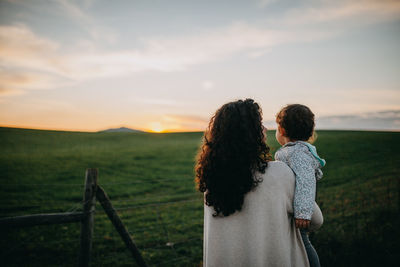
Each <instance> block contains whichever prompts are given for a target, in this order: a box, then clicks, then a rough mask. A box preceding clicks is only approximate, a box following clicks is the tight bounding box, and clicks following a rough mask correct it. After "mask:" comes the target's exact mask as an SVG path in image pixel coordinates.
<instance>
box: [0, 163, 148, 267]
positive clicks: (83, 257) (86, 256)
mask: <svg viewBox="0 0 400 267" xmlns="http://www.w3.org/2000/svg"><path fill="white" fill-rule="evenodd" d="M97 178H98V170H97V169H87V170H86V175H85V190H84V193H83V202H82V206H83V211H82V212H76V211H70V212H63V213H47V214H31V215H24V216H15V217H7V218H1V219H0V227H3V228H6V229H7V228H20V227H31V226H37V225H51V224H65V223H76V222H80V223H81V236H80V239H79V240H80V250H79V257H78V265H79V266H82V267H83V266H85V267H86V266H89V264H90V255H91V251H92V242H93V226H94V216H95V208H96V198H97V199H98V200H99V202H100V204H101V206H102V207H103V209H104V211H105V212H106V214H107V215H108V218H109V219H110V220H111V222H112V224H113V225H114V227H115V228H116V230H117V232H118V233H119V235H120V236H121V238H122V240H123V241H124V243H125V245H126V247H127V248H128V249H129V251H130V252H131V254H132V256H133V259H134V260H135V261H136V263H137V264H138V265H139V266H147V264H146V262H145V261H144V259H143V257H142V255H141V253H140V251H139V249H138V248H137V246H136V245H135V243H134V242H133V240H132V237H131V235H130V234H129V232H128V230H127V229H126V227H125V226H124V224H123V223H122V221H121V219H120V217H119V216H118V214H117V212H116V209H114V207H113V205H112V204H111V201H110V199H109V198H108V196H107V193H106V192H105V191H104V189H103V188H102V187H100V186H99V185H98V184H97ZM76 208H77V207H75V208H74V209H76Z"/></svg>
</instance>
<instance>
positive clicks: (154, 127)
mask: <svg viewBox="0 0 400 267" xmlns="http://www.w3.org/2000/svg"><path fill="white" fill-rule="evenodd" d="M151 131H152V132H154V133H161V132H163V131H164V127H163V126H162V125H161V123H159V122H153V123H151Z"/></svg>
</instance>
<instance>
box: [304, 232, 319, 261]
mask: <svg viewBox="0 0 400 267" xmlns="http://www.w3.org/2000/svg"><path fill="white" fill-rule="evenodd" d="M300 233H301V239H303V243H304V246H305V247H306V252H307V257H308V262H309V263H310V267H320V266H321V265H320V264H319V258H318V254H317V252H316V251H315V249H314V247H313V246H312V245H311V243H310V240H309V239H308V233H307V230H304V229H300Z"/></svg>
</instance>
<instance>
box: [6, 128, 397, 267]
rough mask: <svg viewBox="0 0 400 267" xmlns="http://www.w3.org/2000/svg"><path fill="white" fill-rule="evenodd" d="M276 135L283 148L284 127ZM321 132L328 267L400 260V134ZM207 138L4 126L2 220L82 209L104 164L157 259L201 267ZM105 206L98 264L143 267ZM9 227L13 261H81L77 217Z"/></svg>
mask: <svg viewBox="0 0 400 267" xmlns="http://www.w3.org/2000/svg"><path fill="white" fill-rule="evenodd" d="M268 134H269V138H268V143H269V145H270V146H271V147H272V149H273V152H274V151H275V150H276V149H277V148H278V147H279V146H278V144H277V143H276V141H275V138H274V135H275V133H274V132H273V131H271V132H269V133H268ZM318 135H319V137H318V139H317V141H316V143H315V145H316V146H317V149H318V152H319V154H320V155H321V156H322V157H323V158H325V159H326V161H327V166H326V167H324V168H323V171H324V178H323V179H322V180H321V181H320V182H319V183H318V203H319V204H320V206H321V209H322V212H323V214H324V219H325V222H324V225H323V227H322V228H321V229H320V230H319V231H318V232H317V233H314V234H313V235H312V237H311V238H312V242H313V243H314V245H315V247H316V249H317V251H318V253H319V256H320V258H321V262H322V264H323V266H345V265H347V266H354V265H364V266H375V265H377V264H379V265H381V266H382V265H390V264H391V263H394V262H395V260H396V261H397V259H398V256H399V252H398V251H400V250H399V244H398V240H399V237H400V233H399V226H400V225H399V219H400V218H399V211H400V210H399V188H400V185H399V174H400V156H399V153H398V151H399V149H400V145H399V143H398V142H397V139H398V138H400V133H391V132H355V131H319V132H318ZM201 137H202V133H169V134H150V133H81V132H58V131H41V130H27V129H13V128H0V148H1V152H2V153H0V183H1V186H0V217H8V216H14V215H24V214H34V213H45V212H64V211H74V210H79V209H80V207H81V204H80V202H81V200H82V194H83V182H84V173H85V169H86V168H90V167H95V168H98V169H99V184H100V185H102V186H103V188H104V189H105V191H106V192H107V193H108V195H109V196H110V198H111V201H112V203H113V205H114V206H115V207H116V209H117V210H118V212H119V214H120V216H121V217H122V220H123V222H124V224H125V225H126V227H127V228H128V230H129V231H130V232H131V234H132V236H133V237H134V240H135V242H136V243H137V245H138V246H139V248H141V252H142V254H143V256H144V258H145V260H146V261H147V262H148V263H149V264H152V265H156V266H188V265H189V266H191V265H193V266H198V264H199V263H200V262H201V260H202V223H203V209H202V200H201V199H202V196H201V194H199V193H197V192H196V190H195V187H194V183H193V178H194V173H193V166H194V160H195V155H196V153H197V150H198V148H199V145H200V143H201ZM96 210H97V212H96V214H95V228H94V240H93V255H92V263H93V266H109V265H116V266H125V265H126V266H129V265H131V264H132V258H131V256H130V254H129V252H128V251H127V249H126V248H125V247H124V245H123V242H122V241H121V240H120V238H119V236H118V234H117V233H116V231H115V230H114V228H113V227H112V225H111V223H110V222H109V220H108V219H107V217H106V216H105V214H104V212H102V210H101V207H100V206H97V207H96ZM1 231H2V232H1V236H2V239H1V241H0V244H1V245H0V246H1V247H0V251H1V252H0V253H1V256H2V257H1V261H2V262H1V264H2V265H5V266H17V265H23V266H71V265H74V264H75V263H76V260H77V253H78V250H79V232H80V225H79V224H77V223H75V224H64V225H54V226H36V227H31V228H21V229H13V230H5V229H2V230H1ZM167 244H168V245H167ZM172 244H173V245H172ZM21 255H23V256H21Z"/></svg>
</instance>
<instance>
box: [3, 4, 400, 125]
mask: <svg viewBox="0 0 400 267" xmlns="http://www.w3.org/2000/svg"><path fill="white" fill-rule="evenodd" d="M289 3H290V4H289ZM165 10H169V11H171V12H165ZM238 10H240V12H238ZM105 14H107V15H106V16H105ZM144 14H146V16H144ZM193 14H196V16H193ZM316 14H318V15H316ZM171 18H173V19H171ZM132 25H134V27H133V26H132ZM398 47H400V2H399V1H379V0H365V1H363V3H362V4H360V2H359V1H356V0H343V1H317V0H315V1H314V0H313V1H295V2H293V3H291V2H285V1H280V0H277V1H265V0H250V1H239V2H234V3H232V2H231V1H225V2H224V1H221V2H218V4H216V3H213V4H212V7H211V5H210V3H209V2H207V1H193V2H191V1H187V2H186V1H184V2H182V1H155V2H153V1H143V2H140V3H139V2H137V1H105V0H90V1H88V0H84V1H75V0H59V1H42V0H38V1H0V126H12V127H28V128H40V129H63V130H79V131H99V130H104V129H107V128H112V127H116V126H118V127H121V126H125V127H129V128H133V129H138V130H148V131H152V132H166V131H167V132H169V131H203V130H204V129H205V128H206V127H207V125H208V122H209V119H210V118H211V116H212V115H213V114H214V112H215V111H216V110H217V109H218V108H219V107H220V106H221V105H223V104H224V103H226V102H228V101H232V100H237V99H243V98H253V99H255V101H257V102H258V103H259V104H260V105H261V107H262V109H263V117H264V120H265V121H273V120H274V116H275V114H276V112H277V111H278V110H279V109H280V108H281V107H282V106H284V105H286V104H289V103H302V104H305V105H308V106H309V107H310V108H311V109H312V110H313V112H314V113H315V114H316V117H317V118H329V119H323V122H324V123H325V124H326V125H327V127H328V128H329V127H330V125H336V126H337V127H342V128H343V127H344V128H346V127H347V126H349V127H353V126H354V127H356V128H357V127H362V125H364V124H363V123H360V124H354V122H357V121H358V120H348V119H345V118H347V117H346V116H350V117H351V116H356V117H362V116H364V117H365V116H367V115H366V114H370V113H374V114H382V113H380V112H386V113H385V114H386V115H385V116H386V117H385V118H384V119H381V118H380V117H379V116H381V115H379V116H378V115H377V116H378V117H377V118H376V127H377V129H400V126H399V125H400V124H399V121H400V118H399V115H398V114H400V113H399V111H400V75H399V72H400V53H399V49H398ZM390 114H392V115H393V114H394V115H393V116H391V115H390ZM337 116H339V117H340V118H342V119H341V122H340V123H336V120H335V118H336V117H337ZM383 122H385V124H383ZM368 123H369V124H368V125H370V126H369V127H374V123H375V122H374V121H373V120H372V119H371V120H370V121H369V122H368ZM357 125H358V126H357ZM360 125H361V126H360ZM317 127H318V124H317Z"/></svg>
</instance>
